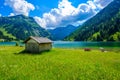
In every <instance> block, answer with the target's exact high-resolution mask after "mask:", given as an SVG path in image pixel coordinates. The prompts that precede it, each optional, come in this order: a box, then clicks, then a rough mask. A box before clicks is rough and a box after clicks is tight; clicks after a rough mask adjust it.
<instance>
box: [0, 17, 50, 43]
mask: <svg viewBox="0 0 120 80" xmlns="http://www.w3.org/2000/svg"><path fill="white" fill-rule="evenodd" d="M29 36H43V37H50V35H49V33H48V32H47V31H46V30H45V29H43V28H41V27H40V26H39V25H38V24H37V23H36V22H35V20H34V19H33V18H32V17H27V16H24V15H17V16H13V17H0V39H5V40H7V41H11V40H24V39H26V38H27V37H29Z"/></svg>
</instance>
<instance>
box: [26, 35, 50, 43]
mask: <svg viewBox="0 0 120 80" xmlns="http://www.w3.org/2000/svg"><path fill="white" fill-rule="evenodd" d="M30 39H33V40H35V41H36V42H38V43H39V44H40V43H52V41H51V40H50V39H48V38H44V37H33V36H30V37H29V38H28V39H26V40H25V41H24V43H26V42H27V41H28V40H30Z"/></svg>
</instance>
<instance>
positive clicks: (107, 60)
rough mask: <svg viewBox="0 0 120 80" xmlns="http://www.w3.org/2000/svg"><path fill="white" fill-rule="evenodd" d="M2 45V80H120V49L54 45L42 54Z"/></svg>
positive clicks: (0, 61)
mask: <svg viewBox="0 0 120 80" xmlns="http://www.w3.org/2000/svg"><path fill="white" fill-rule="evenodd" d="M23 50H24V47H14V46H11V47H10V46H0V80H120V52H114V51H108V52H106V53H105V52H101V51H99V50H97V49H94V50H92V51H90V52H85V51H84V50H83V49H59V48H53V49H52V50H51V51H49V52H43V53H41V54H29V53H20V52H21V51H23Z"/></svg>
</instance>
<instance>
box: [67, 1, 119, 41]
mask: <svg viewBox="0 0 120 80" xmlns="http://www.w3.org/2000/svg"><path fill="white" fill-rule="evenodd" d="M65 40H74V41H120V0H114V1H113V2H111V3H110V4H109V5H108V6H107V7H106V8H104V9H103V10H101V11H100V12H99V13H98V14H97V15H95V16H94V17H93V18H91V19H89V20H88V21H87V22H85V23H84V24H83V25H82V26H81V27H80V28H79V29H77V30H76V31H75V32H73V33H72V34H71V35H70V36H68V37H66V38H65Z"/></svg>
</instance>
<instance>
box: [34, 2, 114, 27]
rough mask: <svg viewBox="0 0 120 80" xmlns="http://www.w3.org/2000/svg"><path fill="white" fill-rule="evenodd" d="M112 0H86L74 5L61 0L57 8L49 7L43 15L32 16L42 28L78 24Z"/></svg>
mask: <svg viewBox="0 0 120 80" xmlns="http://www.w3.org/2000/svg"><path fill="white" fill-rule="evenodd" d="M111 1H112V0H88V1H87V3H82V4H79V5H78V7H74V6H73V5H72V3H71V2H69V1H68V0H62V1H61V2H59V4H58V8H54V9H51V11H50V12H48V13H44V14H43V17H42V18H40V17H38V16H36V17H34V19H35V20H36V22H37V23H38V24H39V25H41V26H42V27H44V28H56V27H64V26H66V25H68V24H73V25H78V24H79V25H80V24H82V23H83V22H85V21H86V20H88V19H89V18H91V17H92V16H94V15H95V14H96V13H97V12H98V10H100V9H102V8H104V7H105V6H106V5H107V4H109V3H110V2H111Z"/></svg>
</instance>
